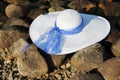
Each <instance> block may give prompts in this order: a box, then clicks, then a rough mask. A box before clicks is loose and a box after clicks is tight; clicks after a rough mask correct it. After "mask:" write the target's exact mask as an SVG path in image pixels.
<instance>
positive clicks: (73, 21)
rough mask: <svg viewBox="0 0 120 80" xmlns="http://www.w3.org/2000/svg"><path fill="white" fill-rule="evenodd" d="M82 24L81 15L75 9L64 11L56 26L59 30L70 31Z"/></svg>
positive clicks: (59, 16)
mask: <svg viewBox="0 0 120 80" xmlns="http://www.w3.org/2000/svg"><path fill="white" fill-rule="evenodd" d="M81 22H82V18H81V16H80V13H79V12H77V11H76V10H73V9H67V10H64V11H62V12H61V13H60V14H59V15H58V17H57V19H56V25H57V27H59V29H63V30H68V29H74V28H76V27H78V25H80V24H81Z"/></svg>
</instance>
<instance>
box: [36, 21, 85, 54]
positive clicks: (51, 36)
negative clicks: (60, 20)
mask: <svg viewBox="0 0 120 80" xmlns="http://www.w3.org/2000/svg"><path fill="white" fill-rule="evenodd" d="M82 21H83V20H82ZM83 27H84V26H83V22H81V24H80V25H79V26H77V27H76V28H74V29H71V30H62V29H59V28H58V27H57V25H56V22H55V25H54V27H52V28H51V29H50V30H48V31H46V32H45V33H44V34H42V35H41V36H40V37H39V39H38V40H36V41H35V42H34V44H35V45H37V47H39V48H40V49H42V50H43V51H45V52H46V53H49V54H57V53H61V51H62V46H63V45H64V41H65V36H64V35H73V34H77V33H79V32H81V30H82V29H83Z"/></svg>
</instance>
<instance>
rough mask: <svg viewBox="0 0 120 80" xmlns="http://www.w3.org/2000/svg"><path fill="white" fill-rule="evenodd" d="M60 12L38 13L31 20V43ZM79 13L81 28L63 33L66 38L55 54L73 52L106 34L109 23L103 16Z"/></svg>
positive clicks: (51, 24)
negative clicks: (81, 20)
mask: <svg viewBox="0 0 120 80" xmlns="http://www.w3.org/2000/svg"><path fill="white" fill-rule="evenodd" d="M60 12H61V11H59V12H52V13H48V14H45V15H40V16H38V17H37V18H36V19H35V20H34V21H33V22H32V24H31V25H30V29H29V34H30V37H31V39H32V41H33V43H34V42H35V41H36V40H37V39H39V37H40V36H41V35H42V34H44V33H45V32H46V31H47V30H48V29H49V28H50V27H53V26H54V23H55V20H56V18H57V16H58V15H59V13H60ZM80 15H81V17H82V18H83V26H84V28H83V30H82V31H81V32H80V33H77V34H74V35H65V36H66V40H65V42H64V45H63V47H62V51H61V53H56V55H61V54H68V53H73V52H75V51H78V50H80V49H83V48H85V47H88V46H90V45H92V44H95V43H97V42H99V41H101V40H102V39H104V38H105V37H106V36H107V35H108V33H109V31H110V24H109V22H108V21H107V20H106V19H105V18H103V17H100V16H95V15H89V14H82V13H80ZM73 17H74V16H73ZM34 44H35V43H34ZM35 45H37V44H35ZM49 54H52V53H49Z"/></svg>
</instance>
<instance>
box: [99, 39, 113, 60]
mask: <svg viewBox="0 0 120 80" xmlns="http://www.w3.org/2000/svg"><path fill="white" fill-rule="evenodd" d="M100 44H102V45H103V47H104V48H105V51H106V53H105V54H103V60H104V61H106V60H108V59H110V58H112V57H115V56H114V55H113V53H112V51H111V46H112V43H110V42H108V41H104V40H103V41H101V42H100Z"/></svg>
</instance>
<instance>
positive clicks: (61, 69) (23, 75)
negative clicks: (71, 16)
mask: <svg viewBox="0 0 120 80" xmlns="http://www.w3.org/2000/svg"><path fill="white" fill-rule="evenodd" d="M68 8H72V9H75V10H77V11H79V12H81V13H86V14H95V15H100V16H103V17H105V18H106V19H107V20H108V21H109V22H110V24H111V32H110V34H109V35H108V36H107V37H106V38H105V39H104V40H102V41H101V42H99V43H96V44H94V45H91V46H89V47H87V48H84V49H82V50H79V51H77V52H75V53H72V54H68V55H61V56H57V55H47V54H45V53H44V52H42V51H41V50H40V49H38V48H37V47H36V46H34V45H29V44H31V43H32V42H31V40H30V38H29V26H30V24H31V22H32V21H33V20H34V19H35V18H36V17H37V16H38V15H40V14H45V13H49V12H54V11H61V10H64V9H68ZM101 27H102V26H101ZM26 45H28V46H29V47H28V49H27V50H26V51H22V50H23V48H24V47H25V46H26ZM0 80H120V2H119V0H0Z"/></svg>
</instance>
